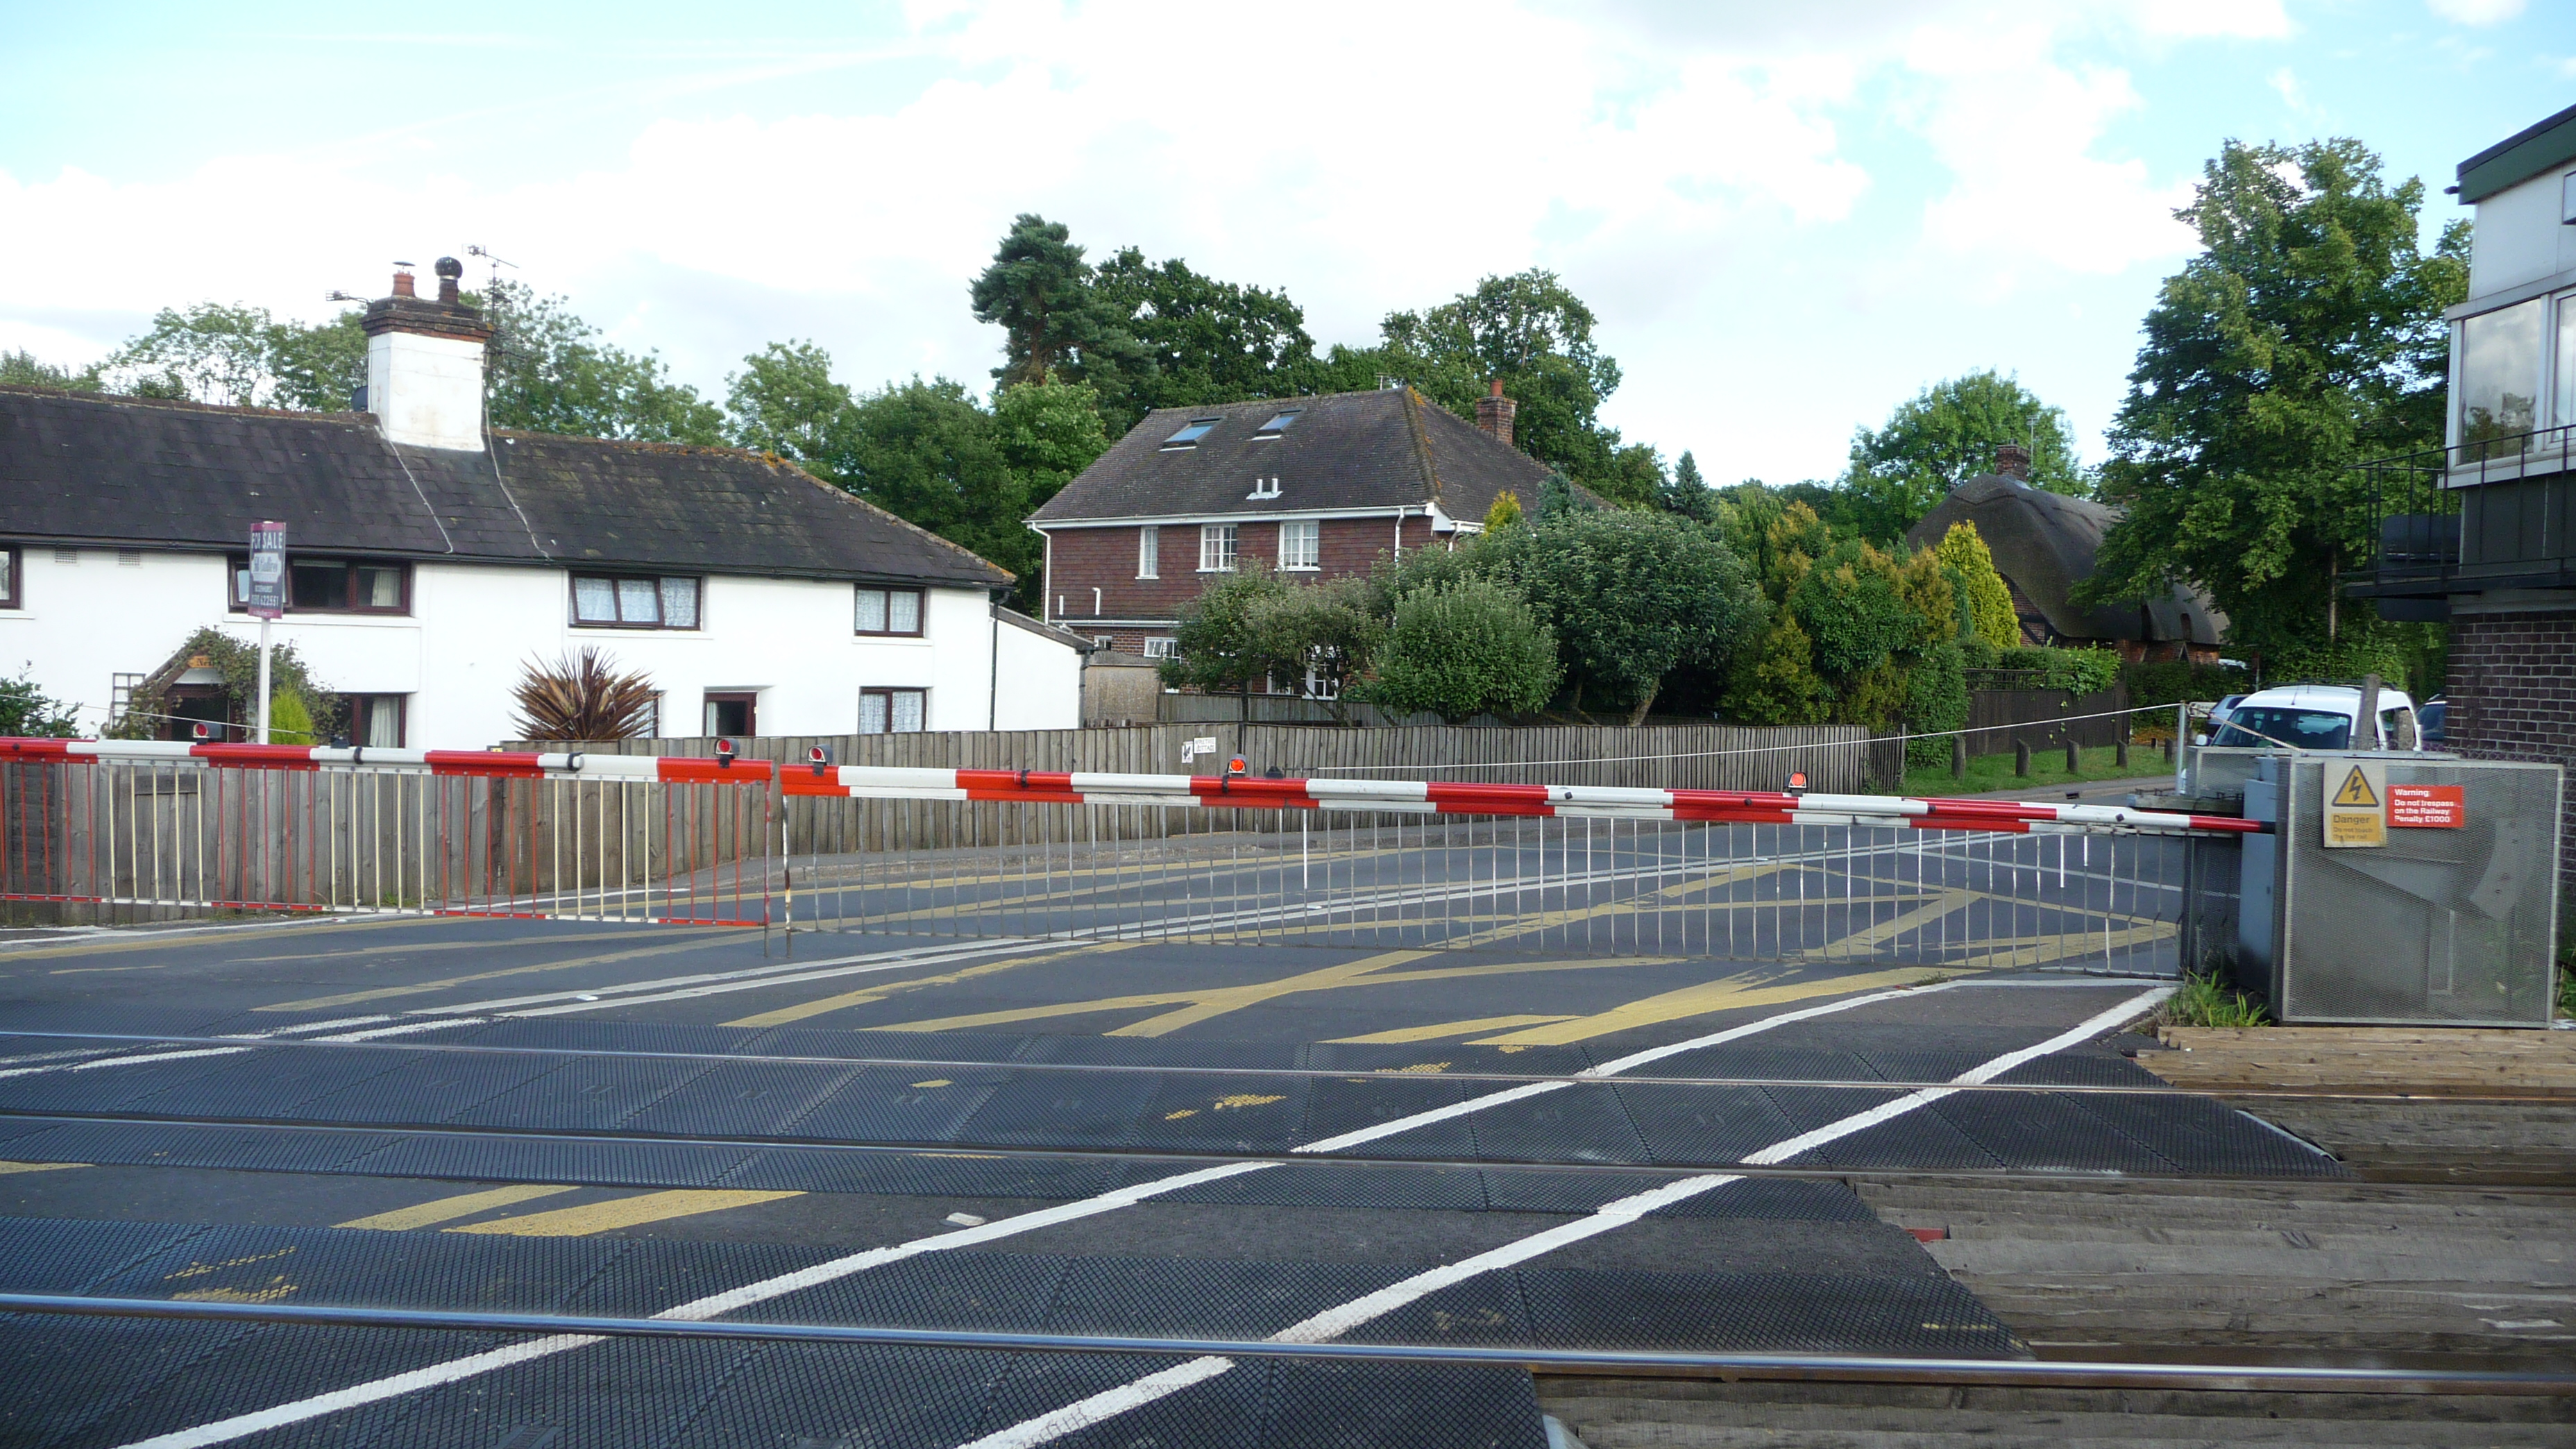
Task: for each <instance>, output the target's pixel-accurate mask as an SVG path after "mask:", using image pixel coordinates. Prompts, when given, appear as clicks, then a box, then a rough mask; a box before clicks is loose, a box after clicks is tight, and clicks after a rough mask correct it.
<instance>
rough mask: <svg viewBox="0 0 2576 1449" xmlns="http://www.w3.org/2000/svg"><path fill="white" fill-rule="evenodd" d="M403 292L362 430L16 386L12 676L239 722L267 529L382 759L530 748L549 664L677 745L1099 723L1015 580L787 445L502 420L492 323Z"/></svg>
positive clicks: (377, 312) (379, 312)
mask: <svg viewBox="0 0 2576 1449" xmlns="http://www.w3.org/2000/svg"><path fill="white" fill-rule="evenodd" d="M456 271H457V269H456V268H455V265H454V263H452V262H446V261H442V262H441V263H440V266H439V272H440V274H441V287H440V297H439V299H438V300H436V301H431V300H429V299H427V298H423V297H419V296H416V295H415V294H414V292H413V287H412V278H411V277H410V275H409V274H407V273H398V274H396V276H395V279H394V295H393V296H391V297H387V298H383V299H381V300H379V301H377V302H375V303H373V304H371V305H370V306H369V307H368V309H367V312H366V316H365V321H364V326H365V329H366V332H367V337H368V352H367V390H366V393H365V395H364V399H363V402H362V406H363V407H364V409H365V410H364V411H360V412H350V413H290V412H277V411H270V410H266V409H256V408H219V407H207V406H202V405H197V404H190V403H174V402H164V401H155V400H146V399H138V398H125V397H103V396H94V395H84V394H77V393H64V392H56V391H51V390H45V389H36V388H0V677H15V676H17V675H18V674H20V673H21V672H22V671H24V672H26V673H27V674H29V675H30V676H32V678H33V680H34V682H35V683H36V685H37V686H38V687H39V688H41V689H42V690H43V691H44V692H45V693H46V694H48V695H50V696H52V697H54V698H56V699H61V700H70V701H74V702H76V703H77V705H78V706H79V710H80V714H79V718H80V721H81V724H82V726H83V727H84V729H87V730H95V729H97V728H99V727H101V726H104V725H106V724H107V723H108V722H109V719H110V716H111V711H112V710H113V709H114V708H116V707H117V706H118V705H120V704H122V703H123V702H124V701H125V700H126V699H127V698H128V697H132V696H135V695H136V694H137V692H138V691H140V692H141V693H142V694H143V695H144V696H145V697H151V698H158V699H160V700H161V701H163V705H162V709H161V710H160V711H158V712H157V713H159V714H162V715H166V716H168V717H167V718H162V719H159V720H157V721H156V722H155V724H154V730H155V732H156V733H161V734H165V735H168V736H170V737H186V736H187V735H188V734H189V733H191V732H192V731H193V728H194V723H193V721H196V720H208V721H211V722H212V724H213V725H214V727H215V728H217V729H218V730H219V731H220V730H221V728H222V725H223V721H224V716H225V708H224V701H223V698H222V690H221V688H220V685H219V683H218V682H217V678H216V676H214V675H213V673H212V671H210V670H208V669H206V668H204V667H202V666H199V667H191V662H190V661H189V660H186V659H182V658H179V657H178V655H177V651H178V650H179V648H180V646H181V645H182V643H183V642H184V641H185V640H187V639H188V638H189V636H190V635H192V634H193V633H195V632H196V631H197V630H198V629H199V628H201V627H204V626H208V625H213V626H216V627H218V628H221V629H223V630H225V631H227V632H229V633H231V634H232V635H234V636H235V637H238V638H241V639H243V640H245V641H249V640H253V639H255V638H256V637H257V634H258V625H257V621H256V620H254V619H252V618H251V617H250V615H249V614H248V613H247V612H246V609H245V599H244V591H245V588H246V584H245V582H244V581H245V579H246V574H247V565H246V554H247V546H248V538H249V532H250V529H251V527H252V525H254V524H256V523H258V522H260V521H262V520H276V521H279V522H282V523H284V524H285V526H286V535H287V560H288V583H289V588H288V605H287V613H286V616H285V617H284V618H283V619H281V620H279V621H278V622H277V623H276V625H275V626H274V628H273V633H274V637H275V639H276V640H277V642H278V643H280V644H288V643H291V644H293V645H294V646H295V647H296V650H297V652H298V653H299V655H300V656H301V657H302V658H303V660H304V661H305V663H306V665H307V666H308V668H309V670H310V671H311V674H312V676H313V677H314V679H315V680H316V681H317V682H319V683H320V684H322V685H323V686H324V687H325V688H327V689H328V690H330V691H331V692H333V693H335V694H337V695H340V696H342V697H344V698H345V700H346V701H347V703H348V706H349V707H348V710H347V712H346V724H345V732H346V733H347V734H348V735H349V736H350V737H351V740H352V742H353V743H356V744H360V745H369V744H376V745H402V746H407V747H412V748H422V747H428V748H473V747H479V746H483V745H488V744H493V743H496V742H499V741H502V740H506V739H509V738H511V737H512V736H513V735H514V734H515V733H516V731H515V730H514V729H513V727H512V723H511V721H512V713H513V711H512V705H511V692H512V690H513V688H514V687H515V686H516V684H517V683H518V681H519V679H520V678H521V675H522V670H523V666H524V665H525V664H526V663H527V662H529V661H530V660H537V659H542V660H546V661H552V660H554V659H555V658H556V657H558V656H559V655H562V654H564V653H565V652H567V651H568V650H578V649H579V648H581V647H583V646H587V645H596V646H598V647H600V648H601V649H603V650H604V651H606V652H607V653H608V654H610V655H611V656H613V658H614V659H615V661H616V663H617V665H618V666H619V667H620V668H622V669H627V670H641V671H643V672H644V673H646V674H648V675H650V676H651V678H652V680H653V682H654V685H655V687H656V688H657V690H658V691H659V692H660V697H661V707H660V710H659V726H658V733H660V734H663V735H701V734H728V735H754V734H763V735H783V734H800V735H801V734H822V735H834V734H851V733H875V732H881V731H911V730H982V729H1041V728H1049V729H1052V728H1071V727H1073V726H1075V725H1077V724H1078V723H1079V722H1080V713H1081V668H1082V657H1083V651H1084V650H1085V649H1086V648H1087V647H1088V646H1087V643H1086V641H1083V640H1081V639H1080V638H1078V637H1077V636H1074V635H1071V634H1067V633H1066V632H1064V631H1063V630H1060V629H1052V628H1049V627H1047V626H1045V625H1042V624H1039V623H1037V622H1036V621H1034V620H1030V619H1026V618H1024V617H1023V616H1020V615H1017V614H1014V613H1011V612H1010V611H1008V610H1006V609H1003V608H1001V607H1000V606H999V604H998V603H997V602H996V599H997V597H998V595H999V593H1000V592H1001V591H1002V590H1003V589H1004V588H1006V587H1007V586H1008V585H1009V583H1010V575H1009V574H1008V573H1006V572H1004V571H1003V570H1001V569H1000V568H997V567H995V566H994V565H992V564H990V563H988V562H986V561H985V560H983V559H982V558H979V557H977V556H976V555H975V554H973V553H971V552H969V551H967V550H966V549H964V548H961V547H959V546H958V545H955V544H952V543H950V542H948V541H947V540H945V539H942V538H939V537H938V536H936V535H934V534H931V533H929V532H926V531H924V530H922V529H919V528H916V527H914V526H913V525H911V524H909V523H906V522H904V521H903V520H901V519H899V518H896V517H895V516H893V515H892V514H889V513H887V512H885V511H884V510H882V509H879V508H876V507H874V506H872V505H870V504H868V503H865V502H862V501H861V500H859V499H856V498H853V497H851V496H850V495H849V494H847V493H845V492H843V491H841V490H840V489H837V488H834V487H831V486H830V485H828V484H825V483H823V482H821V481H819V480H817V479H815V478H813V477H812V476H810V475H808V474H806V473H804V472H802V471H800V470H799V469H797V468H796V467H795V466H794V465H792V464H789V463H786V462H783V461H781V460H779V459H777V458H774V457H770V456H767V455H763V454H757V453H750V452H745V451H742V450H738V449H731V448H706V447H695V446H688V445H679V444H655V443H625V442H613V441H607V440H602V439H595V438H560V437H550V436H544V435H540V434H530V433H516V432H510V431H506V430H499V429H493V428H490V427H487V426H486V425H485V423H484V413H483V354H484V348H485V345H486V343H487V342H488V340H489V338H490V335H491V333H490V329H489V328H488V327H487V326H486V325H485V324H484V322H483V320H482V318H481V316H480V315H479V314H478V313H476V312H475V311H474V309H472V308H469V307H466V306H464V305H462V304H461V303H459V302H458V300H457V296H456V279H455V273H456Z"/></svg>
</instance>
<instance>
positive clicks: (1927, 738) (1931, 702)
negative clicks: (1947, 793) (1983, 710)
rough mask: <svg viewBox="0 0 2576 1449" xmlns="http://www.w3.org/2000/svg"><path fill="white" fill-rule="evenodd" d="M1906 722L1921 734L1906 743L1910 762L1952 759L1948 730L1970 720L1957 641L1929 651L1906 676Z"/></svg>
mask: <svg viewBox="0 0 2576 1449" xmlns="http://www.w3.org/2000/svg"><path fill="white" fill-rule="evenodd" d="M1905 722H1906V725H1907V727H1908V728H1909V729H1911V730H1913V731H1916V732H1917V733H1916V734H1915V736H1914V737H1913V738H1912V739H1909V740H1907V741H1906V743H1905V762H1906V763H1907V764H1909V765H1942V764H1947V763H1949V760H1950V737H1949V735H1948V734H1947V733H1946V731H1950V730H1956V729H1961V728H1964V727H1965V726H1966V725H1967V723H1968V677H1967V670H1966V666H1965V661H1964V660H1963V658H1962V657H1961V651H1960V648H1959V646H1958V645H1956V644H1944V645H1942V646H1941V647H1939V648H1937V649H1934V650H1931V651H1930V652H1928V653H1926V654H1925V655H1924V656H1923V658H1922V659H1921V660H1920V661H1919V662H1917V663H1916V664H1915V666H1914V668H1913V670H1912V672H1911V673H1909V674H1908V675H1907V676H1906V681H1905Z"/></svg>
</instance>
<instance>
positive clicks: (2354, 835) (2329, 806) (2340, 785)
mask: <svg viewBox="0 0 2576 1449" xmlns="http://www.w3.org/2000/svg"><path fill="white" fill-rule="evenodd" d="M2325 784H2326V798H2325V817H2326V818H2325V825H2326V839H2325V843H2326V847H2327V848H2328V849H2330V850H2332V849H2350V848H2352V847H2354V846H2371V845H2386V844H2387V843H2388V767H2387V766H2385V765H2382V764H2380V763H2379V762H2378V761H2375V760H2328V761H2326V762H2325Z"/></svg>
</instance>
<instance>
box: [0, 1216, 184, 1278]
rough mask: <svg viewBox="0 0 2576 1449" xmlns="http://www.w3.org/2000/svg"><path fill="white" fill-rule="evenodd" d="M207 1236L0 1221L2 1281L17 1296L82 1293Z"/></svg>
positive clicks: (145, 1227)
mask: <svg viewBox="0 0 2576 1449" xmlns="http://www.w3.org/2000/svg"><path fill="white" fill-rule="evenodd" d="M206 1231H207V1229H205V1228H201V1227H196V1226H193V1225H190V1224H185V1223H115V1222H76V1221H68V1220H64V1219H59V1218H0V1282H5V1283H7V1284H8V1288H9V1291H10V1292H12V1293H79V1292H82V1291H85V1290H88V1289H89V1288H90V1287H91V1285H93V1284H96V1283H101V1282H106V1281H108V1280H110V1279H113V1278H114V1277H115V1276H116V1275H117V1274H118V1273H121V1272H123V1271H125V1270H126V1269H127V1268H129V1267H131V1266H132V1265H134V1264H136V1263H141V1262H146V1261H149V1260H150V1259H151V1258H152V1257H154V1256H155V1255H156V1254H159V1253H163V1252H166V1251H168V1250H170V1249H172V1248H175V1247H177V1246H178V1245H179V1244H181V1243H184V1242H186V1241H188V1240H189V1239H191V1238H194V1237H197V1236H199V1235H200V1234H203V1233H205V1232H206Z"/></svg>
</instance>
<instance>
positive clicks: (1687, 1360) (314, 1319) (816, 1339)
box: [0, 1293, 2576, 1395]
mask: <svg viewBox="0 0 2576 1449" xmlns="http://www.w3.org/2000/svg"><path fill="white" fill-rule="evenodd" d="M0 1311H5V1312H14V1313H47V1314H64V1315H80V1316H87V1317H97V1318H161V1319H185V1320H197V1321H219V1322H231V1323H245V1322H247V1323H279V1324H309V1325H319V1326H326V1327H334V1328H402V1329H443V1330H450V1331H459V1332H471V1333H513V1334H546V1335H573V1336H580V1337H593V1338H667V1339H719V1340H732V1341H736V1342H755V1343H827V1344H851V1345H864V1346H895V1347H907V1348H961V1349H987V1350H1004V1351H1013V1352H1042V1353H1118V1354H1150V1355H1155V1356H1161V1357H1200V1356H1206V1355H1216V1356H1222V1357H1227V1358H1288V1359H1335V1360H1341V1361H1345V1362H1350V1361H1358V1362H1381V1363H1443V1364H1494V1365H1500V1366H1509V1367H1519V1368H1527V1369H1531V1370H1533V1371H1536V1370H1546V1371H1549V1372H1553V1373H1567V1374H1570V1373H1593V1374H1603V1373H1614V1374H1615V1373H1648V1374H1653V1375H1657V1376H1672V1375H1691V1376H1698V1377H1711V1378H1716V1377H1779V1376H1789V1377H1800V1378H1811V1377H1837V1378H1847V1379H1875V1380H1878V1381H1882V1382H1887V1381H1894V1382H1905V1383H1941V1384H1997V1385H2004V1384H2025V1385H2028V1384H2040V1385H2082V1386H2087V1387H2137V1388H2150V1387H2162V1388H2197V1389H2274V1390H2281V1389H2307V1390H2315V1391H2331V1390H2342V1391H2346V1392H2361V1393H2448V1394H2496V1395H2502V1394H2515V1395H2526V1394H2528V1395H2558V1394H2576V1372H2567V1371H2563V1370H2562V1371H2555V1372H2553V1371H2545V1370H2534V1371H2529V1372H2497V1371H2493V1370H2485V1371H2480V1370H2461V1369H2405V1368H2375V1367H2359V1366H2355V1367H2324V1366H2313V1365H2295V1364H2157V1363H2128V1362H2084V1361H2080V1360H2064V1359H2007V1360H1998V1359H1969V1358H1893V1357H1875V1356H1865V1355H1858V1354H1802V1353H1689V1352H1674V1351H1669V1350H1657V1349H1555V1348H1512V1347H1485V1346H1470V1345H1464V1344H1434V1343H1346V1342H1343V1341H1340V1340H1337V1339H1328V1340H1324V1341H1321V1342H1283V1341H1281V1340H1278V1339H1241V1338H1179V1337H1155V1336H1141V1335H1140V1336H1131V1335H1123V1334H1087V1333H1042V1332H1034V1331H1028V1332H1021V1331H1007V1330H995V1329H949V1328H898V1327H893V1326H890V1325H880V1324H841V1323H755V1322H744V1321H741V1320H738V1319H687V1318H612V1317H606V1316H600V1315H592V1314H572V1313H495V1312H483V1311H477V1310H471V1309H441V1308H355V1307H337V1306H332V1305H327V1304H309V1303H307V1304H286V1303H221V1302H208V1301H202V1300H200V1301H189V1302H179V1301H174V1300H170V1299H162V1298H90V1297H83V1296H80V1295H77V1294H65V1293H0Z"/></svg>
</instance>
